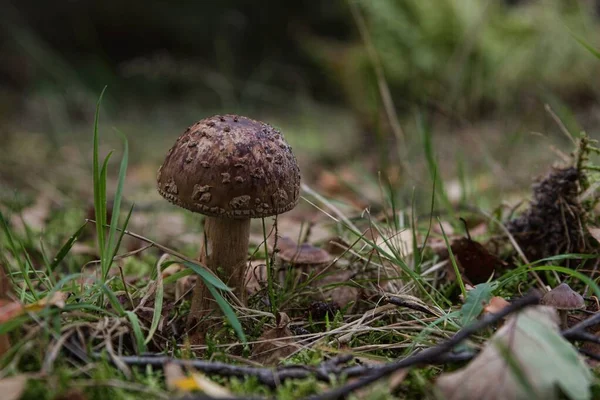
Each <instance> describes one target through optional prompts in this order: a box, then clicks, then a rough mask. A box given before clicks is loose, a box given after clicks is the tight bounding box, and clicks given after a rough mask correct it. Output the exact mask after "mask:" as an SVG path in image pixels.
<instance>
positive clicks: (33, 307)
mask: <svg viewBox="0 0 600 400" xmlns="http://www.w3.org/2000/svg"><path fill="white" fill-rule="evenodd" d="M67 297H69V293H67V292H61V291H57V292H54V293H53V294H52V296H46V297H44V298H43V299H40V300H38V301H36V302H35V303H31V304H27V305H26V306H25V310H26V311H29V312H36V311H40V310H43V309H44V308H46V307H47V306H54V307H58V308H63V307H64V306H65V301H66V300H67Z"/></svg>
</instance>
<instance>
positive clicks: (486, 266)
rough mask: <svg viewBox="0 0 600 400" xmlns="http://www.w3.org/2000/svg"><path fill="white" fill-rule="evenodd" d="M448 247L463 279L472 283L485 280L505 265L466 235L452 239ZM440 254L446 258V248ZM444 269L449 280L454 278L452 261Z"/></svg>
mask: <svg viewBox="0 0 600 400" xmlns="http://www.w3.org/2000/svg"><path fill="white" fill-rule="evenodd" d="M450 248H451V249H452V253H453V254H454V258H455V259H456V263H457V264H458V270H459V271H460V273H461V275H462V277H463V280H464V281H465V282H467V283H470V284H473V285H477V284H479V283H484V282H487V280H488V279H490V277H491V276H492V275H493V274H494V273H495V271H496V270H497V269H499V268H501V267H502V266H504V265H505V263H504V262H503V261H502V260H500V259H499V258H498V257H496V256H495V255H493V254H492V253H490V252H489V251H488V250H487V249H486V248H485V247H484V246H483V245H482V244H481V243H479V242H476V241H475V240H471V239H469V238H466V237H463V238H460V239H455V240H453V241H452V244H451V245H450ZM441 255H442V258H447V257H448V249H445V250H443V251H442V252H441ZM446 269H447V271H448V276H449V278H450V280H454V279H456V276H455V273H454V267H453V266H452V263H448V265H447V267H446Z"/></svg>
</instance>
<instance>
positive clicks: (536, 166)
mask: <svg viewBox="0 0 600 400" xmlns="http://www.w3.org/2000/svg"><path fill="white" fill-rule="evenodd" d="M113 105H114V104H113ZM142 111H144V112H142ZM542 113H544V114H545V115H546V119H545V120H544V121H545V122H544V123H541V124H540V123H533V122H531V123H528V122H527V121H524V122H523V121H519V122H506V121H511V119H510V118H509V117H506V118H505V119H499V118H496V119H495V120H490V121H482V122H479V123H477V124H466V125H462V126H460V127H456V126H452V127H451V125H450V124H447V123H446V124H445V123H442V122H440V121H434V122H433V123H429V124H419V123H418V122H419V121H418V118H407V119H406V120H405V121H402V128H403V132H402V134H403V137H401V138H399V137H396V138H395V139H394V140H393V141H392V146H389V147H388V145H387V144H385V145H382V144H381V143H378V142H377V141H376V140H374V139H372V138H371V136H367V137H366V138H365V137H363V136H362V135H361V134H360V132H359V129H358V128H357V124H356V122H355V121H354V120H353V119H352V118H350V117H349V116H348V115H347V114H345V113H344V112H341V111H339V110H331V109H325V110H323V109H311V110H310V112H307V113H306V114H305V115H300V116H291V115H285V116H280V117H278V116H277V115H261V116H257V118H258V119H262V120H265V121H268V122H270V123H272V124H273V125H275V126H277V127H278V128H280V129H281V131H282V132H283V134H284V136H285V137H286V139H287V140H288V141H289V143H290V144H291V145H292V147H293V149H294V152H295V154H296V156H297V158H298V161H299V164H300V167H301V169H302V175H303V186H302V191H301V196H302V197H301V200H300V203H299V205H298V206H297V207H296V208H295V209H294V210H292V211H290V212H288V213H285V214H283V215H280V216H278V217H277V218H266V219H264V221H263V220H260V219H258V220H254V221H253V223H252V228H251V229H252V230H251V237H250V251H249V254H248V260H249V261H248V272H247V275H246V282H245V287H246V290H247V291H248V295H249V302H248V306H247V307H240V306H239V304H238V303H237V302H236V300H235V299H234V298H232V297H231V295H230V293H229V292H228V291H227V290H226V289H223V290H216V293H217V297H218V298H219V299H220V300H223V299H224V300H226V301H225V302H224V303H225V304H226V305H227V306H225V308H224V311H225V317H223V316H222V315H221V314H218V315H216V314H215V315H214V316H212V317H211V322H213V324H212V325H213V327H214V328H213V330H212V331H211V332H210V334H209V335H207V337H206V340H205V343H204V344H202V345H193V344H191V343H190V342H189V341H188V339H187V335H186V324H185V321H186V316H187V313H188V310H189V306H190V298H191V289H192V287H193V285H194V284H196V283H197V282H199V281H200V279H199V278H198V276H197V275H196V274H194V270H193V269H192V268H190V267H189V266H190V264H191V263H194V260H196V259H197V257H198V254H199V251H200V247H201V243H202V232H203V217H202V216H200V215H199V214H193V213H191V212H188V211H185V210H182V209H179V208H177V207H175V206H173V205H171V204H169V203H168V202H167V201H165V200H164V199H162V198H161V197H160V195H159V194H158V193H157V191H156V172H157V170H158V167H159V166H160V164H161V163H162V160H163V157H164V155H165V154H166V151H167V150H168V148H169V147H170V146H171V145H172V143H173V142H174V141H175V139H176V138H177V136H178V135H179V134H180V133H183V130H184V129H185V127H186V126H187V125H191V123H193V122H194V121H195V120H196V119H197V115H195V114H194V110H192V109H190V108H178V107H170V108H165V110H164V111H161V112H158V113H155V114H154V115H150V116H148V115H147V113H146V112H145V110H140V112H138V113H137V114H136V113H134V114H133V115H134V116H130V117H128V118H114V119H108V118H107V119H106V120H105V118H104V117H103V114H102V112H101V113H100V118H99V129H98V131H97V132H96V133H97V135H96V136H95V137H96V139H97V144H98V146H97V149H95V148H94V145H93V144H94V141H93V140H92V139H93V137H94V136H93V133H94V129H93V128H94V126H93V120H92V119H91V118H89V117H88V118H87V119H84V122H82V123H79V124H77V125H73V126H66V125H65V123H64V121H68V118H66V119H65V120H63V121H62V122H59V123H57V124H56V125H54V126H51V127H50V128H48V127H44V124H42V123H40V122H39V121H35V120H32V121H33V122H29V121H28V122H27V123H23V122H22V121H21V122H18V123H14V124H13V126H12V127H11V128H10V129H12V133H11V134H10V135H7V137H6V140H5V141H4V144H3V146H2V148H1V149H0V185H1V187H2V190H1V191H0V212H1V214H0V217H1V218H0V266H1V267H2V269H1V270H2V271H3V272H4V276H1V277H0V283H1V285H0V290H1V292H0V299H1V303H0V304H1V308H0V368H2V369H1V370H0V392H1V393H4V397H3V398H4V399H19V398H23V399H105V398H108V397H109V396H110V397H111V398H113V399H115V400H116V399H134V398H140V397H141V396H144V397H145V398H148V399H150V398H156V399H167V398H174V397H178V396H182V397H183V396H187V398H235V397H238V398H249V397H253V398H273V397H276V398H281V399H297V398H307V397H311V396H312V397H314V398H320V399H325V398H338V397H340V396H342V395H351V396H353V398H365V397H367V396H368V397H369V398H372V399H373V398H402V399H410V398H414V399H420V398H447V399H479V398H483V396H484V394H485V395H487V396H489V397H493V398H498V399H509V398H558V395H559V394H558V393H559V391H560V392H562V393H564V394H566V395H567V396H569V397H571V398H577V399H586V398H596V396H600V385H599V384H598V383H599V382H598V375H595V374H593V368H594V367H595V366H596V363H597V361H596V360H597V359H599V357H600V350H598V349H597V348H595V347H596V344H595V343H594V341H596V342H600V339H599V338H600V336H595V334H596V331H597V329H598V328H597V327H596V326H595V325H593V324H592V323H591V322H588V325H590V326H581V325H577V324H579V323H581V322H582V321H586V320H587V321H595V319H591V318H596V317H595V315H596V314H595V313H596V311H597V310H598V309H599V308H600V307H599V305H598V298H599V297H600V288H598V286H597V284H596V281H597V277H598V275H597V269H598V257H597V254H598V242H597V241H596V238H597V237H599V236H600V233H598V231H599V229H600V228H599V227H600V225H597V222H598V221H597V216H596V204H597V193H596V190H597V188H598V186H600V184H599V183H598V182H599V179H598V176H597V173H598V172H597V170H598V166H597V164H595V160H596V159H597V157H596V156H597V152H598V149H597V148H596V145H595V144H594V142H593V140H591V139H590V138H589V137H588V136H587V135H585V134H583V133H580V132H579V131H574V130H573V129H572V125H569V124H566V122H565V118H564V115H560V116H556V115H554V114H553V111H551V110H550V111H546V110H543V111H542ZM91 115H92V117H93V110H91ZM207 115H208V114H207ZM306 115H310V117H307V116H306ZM588 115H591V118H589V119H588V123H587V124H584V125H593V123H594V121H596V119H597V118H598V112H597V110H592V111H591V112H589V113H588ZM575 118H577V116H575ZM180 121H185V122H184V123H183V124H182V123H181V122H180ZM589 121H591V122H589ZM563 123H565V124H566V125H569V126H568V127H565V126H563ZM113 126H114V127H115V128H116V130H118V132H122V133H123V136H124V137H125V138H127V142H128V150H127V152H125V151H124V150H123V143H124V142H123V136H122V135H120V134H119V133H118V132H117V131H116V130H113V129H111V128H112V127H113ZM50 131H52V132H51V133H49V132H50ZM399 143H401V145H400V144H399ZM366 147H368V148H366ZM111 149H116V151H115V152H114V154H112V157H111V159H110V162H108V163H107V168H106V175H105V176H104V175H102V174H100V173H94V166H95V167H96V168H97V169H98V170H100V169H102V165H103V164H102V162H103V160H104V158H105V157H106V156H107V154H109V152H110V151H111ZM382 149H384V150H383V151H382ZM95 155H96V156H97V161H94V158H95V157H94V156H95ZM383 159H385V160H386V161H385V162H384V161H383ZM94 163H95V164H94ZM382 164H385V167H381V165H382ZM534 182H537V183H536V184H535V185H533V186H532V184H533V183H534ZM120 185H122V189H119V187H120ZM132 206H133V208H132V210H133V211H132V212H131V214H130V216H128V212H129V210H130V209H131V207H132ZM94 221H104V222H106V223H107V227H106V230H105V231H104V232H105V234H106V238H105V239H102V240H99V239H100V238H99V236H98V233H99V232H101V231H102V229H100V230H98V229H97V227H96V225H95V222H94ZM125 223H126V226H125ZM123 227H126V229H127V232H123V231H122V228H123ZM276 235H277V241H276V242H275V243H274V238H275V236H276ZM274 248H277V249H278V250H279V251H274ZM304 251H312V252H320V253H319V254H321V255H323V257H324V259H323V260H321V261H320V262H319V263H318V264H316V265H315V264H311V263H309V262H298V256H299V254H302V252H304ZM285 254H295V256H294V257H291V259H287V260H285V259H284V258H285ZM563 282H565V283H568V285H569V286H570V287H571V288H572V289H573V290H574V291H575V292H576V293H578V294H579V295H581V296H582V297H583V298H584V301H585V306H584V307H579V309H577V310H571V311H568V312H567V311H564V310H561V311H560V313H561V314H560V315H559V313H558V312H557V311H556V310H555V309H556V308H561V307H559V306H554V307H549V306H546V307H543V306H540V305H536V304H537V303H539V302H540V301H542V302H543V303H546V304H549V303H548V300H547V297H545V296H544V294H545V292H547V291H548V290H550V289H552V288H555V287H557V286H559V285H560V284H561V283H563ZM213 283H214V282H213ZM216 285H217V288H218V282H217V283H216ZM542 296H544V297H542ZM570 296H571V297H577V295H576V294H571V295H570ZM542 299H545V300H542ZM221 304H223V303H221ZM567 313H568V314H567ZM562 314H565V315H566V325H563V324H562V320H561V319H560V317H562ZM502 318H504V319H502ZM596 319H597V318H596ZM502 321H504V322H502ZM599 326H600V325H599ZM578 353H579V355H578ZM584 354H585V355H586V356H585V357H584ZM336 390H337V391H336ZM202 393H203V394H202ZM498 393H504V394H498ZM201 394H202V395H201ZM7 396H8V397H7ZM194 396H196V397H194ZM202 396H204V397H202ZM518 396H521V397H518ZM532 396H533V397H532Z"/></svg>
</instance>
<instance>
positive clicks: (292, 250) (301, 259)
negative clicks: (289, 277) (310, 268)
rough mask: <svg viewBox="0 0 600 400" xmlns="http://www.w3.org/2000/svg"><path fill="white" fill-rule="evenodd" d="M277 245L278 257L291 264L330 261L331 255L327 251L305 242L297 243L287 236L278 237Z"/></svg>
mask: <svg viewBox="0 0 600 400" xmlns="http://www.w3.org/2000/svg"><path fill="white" fill-rule="evenodd" d="M277 247H278V248H279V254H278V256H279V258H281V260H282V261H285V262H288V263H290V264H293V265H322V264H327V263H329V262H331V256H330V255H329V253H328V252H327V251H325V250H323V249H320V248H318V247H315V246H313V245H312V244H310V243H306V242H305V243H302V244H300V245H297V244H296V242H295V241H294V240H292V239H290V238H289V237H287V236H281V237H279V240H278V241H277Z"/></svg>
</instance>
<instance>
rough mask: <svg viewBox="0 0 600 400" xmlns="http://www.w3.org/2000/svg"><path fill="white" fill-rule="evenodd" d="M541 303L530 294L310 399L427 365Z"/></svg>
mask: <svg viewBox="0 0 600 400" xmlns="http://www.w3.org/2000/svg"><path fill="white" fill-rule="evenodd" d="M539 301H540V295H539V294H537V293H532V294H529V295H527V296H525V297H522V298H520V299H518V300H515V302H513V303H512V304H511V305H510V306H508V307H506V308H505V309H503V310H502V311H500V312H499V313H497V314H493V315H490V316H487V317H484V318H482V319H481V320H479V321H477V322H475V323H474V324H472V325H469V326H467V327H466V328H464V329H462V330H460V331H459V332H457V333H456V334H455V335H454V336H453V337H452V338H451V339H449V340H447V341H445V342H443V343H440V344H439V345H437V346H434V347H431V348H428V349H426V350H423V351H421V352H419V353H417V354H415V355H412V356H410V357H407V358H405V359H403V360H400V361H396V362H393V363H390V364H386V365H383V366H381V367H377V368H374V369H373V372H372V373H371V374H369V375H366V376H364V377H362V378H360V379H357V380H355V381H354V382H350V383H349V384H346V385H344V386H340V387H338V388H336V389H333V390H330V391H328V392H325V393H322V394H319V395H316V396H312V397H310V398H309V399H311V400H327V399H338V398H342V397H344V396H346V395H348V394H350V393H352V392H353V391H355V390H357V389H360V388H362V387H365V386H367V385H369V384H371V383H373V382H375V381H377V380H379V379H382V378H385V377H386V376H388V375H390V374H392V373H394V372H395V371H398V370H399V369H403V368H407V367H410V366H413V365H418V364H427V363H430V362H431V361H433V360H436V359H438V358H439V357H440V356H442V355H443V354H445V353H448V352H449V351H450V350H452V348H454V347H455V346H456V345H457V344H459V343H460V342H462V341H463V340H465V339H467V338H468V337H469V336H471V335H473V334H474V333H476V332H477V331H479V330H481V329H483V328H485V327H487V326H489V325H491V324H493V323H495V322H497V321H500V320H501V319H502V318H504V317H506V316H507V315H509V314H511V313H514V312H517V311H520V310H522V309H523V308H525V307H527V306H530V305H534V304H538V303H539Z"/></svg>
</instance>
